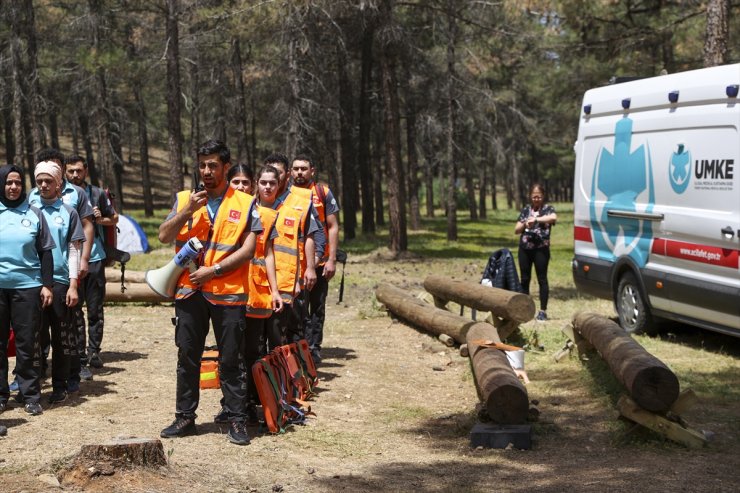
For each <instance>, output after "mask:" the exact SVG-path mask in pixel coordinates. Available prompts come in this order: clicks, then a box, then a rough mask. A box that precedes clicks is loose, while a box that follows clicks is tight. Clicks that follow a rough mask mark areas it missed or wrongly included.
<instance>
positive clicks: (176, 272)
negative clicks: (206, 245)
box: [144, 238, 203, 299]
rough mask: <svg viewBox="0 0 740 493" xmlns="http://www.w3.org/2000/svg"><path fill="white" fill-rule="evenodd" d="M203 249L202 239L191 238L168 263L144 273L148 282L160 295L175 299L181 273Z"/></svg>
mask: <svg viewBox="0 0 740 493" xmlns="http://www.w3.org/2000/svg"><path fill="white" fill-rule="evenodd" d="M201 250H203V245H202V244H201V242H200V240H198V238H190V239H189V240H188V242H187V243H185V245H184V246H183V247H182V248H181V249H180V251H179V252H177V253H176V254H175V256H174V257H173V259H172V260H170V262H169V263H168V264H167V265H165V266H164V267H160V268H159V269H154V270H148V271H146V274H145V275H144V277H145V279H146V283H147V284H148V285H149V287H150V288H152V291H154V292H155V293H157V294H158V295H160V296H163V297H165V298H168V299H173V298H174V297H175V288H176V287H177V280H178V279H179V278H180V274H182V271H184V270H185V269H187V268H188V265H190V264H191V263H192V261H193V260H194V259H195V257H197V256H198V254H199V253H200V251H201Z"/></svg>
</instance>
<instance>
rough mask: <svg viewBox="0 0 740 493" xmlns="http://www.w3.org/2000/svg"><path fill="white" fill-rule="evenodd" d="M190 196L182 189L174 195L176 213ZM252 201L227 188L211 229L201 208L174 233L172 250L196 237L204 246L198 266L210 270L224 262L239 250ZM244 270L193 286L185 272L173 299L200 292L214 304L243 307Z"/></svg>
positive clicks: (246, 291)
mask: <svg viewBox="0 0 740 493" xmlns="http://www.w3.org/2000/svg"><path fill="white" fill-rule="evenodd" d="M190 193H191V192H190V190H185V191H182V192H179V193H178V194H177V212H180V211H181V210H182V209H184V208H185V207H186V206H187V205H188V201H189V200H190ZM253 200H254V198H253V197H252V196H251V195H248V194H246V193H243V192H240V191H238V190H234V189H232V188H231V187H227V189H226V193H225V194H224V198H223V200H222V201H221V205H220V206H219V208H218V212H217V213H216V220H215V224H214V225H213V228H211V220H210V218H209V217H208V210H207V208H206V206H205V205H204V206H203V207H201V208H200V209H198V210H197V211H196V212H195V213H194V214H193V217H192V218H191V219H190V220H189V221H188V222H187V223H186V224H185V225H184V226H183V227H182V229H181V230H180V232H179V233H178V234H177V238H176V239H175V251H179V250H180V248H182V247H183V245H185V243H187V241H188V240H189V239H190V238H192V237H196V238H198V239H199V240H200V241H201V243H203V253H202V255H201V256H200V259H201V261H200V265H201V266H207V267H210V266H212V265H213V264H216V263H218V262H221V261H223V260H224V259H225V258H226V257H228V256H229V255H231V254H232V253H234V252H235V251H237V250H238V249H239V248H240V247H241V242H240V240H241V238H242V236H243V235H244V233H245V231H246V228H247V224H248V219H249V214H250V210H251V206H252V202H253ZM254 213H255V214H256V212H254ZM245 270H246V266H243V267H240V268H238V269H234V270H232V271H231V272H227V273H225V274H224V275H222V276H218V277H213V278H212V279H211V280H210V281H208V282H206V283H205V284H203V285H201V286H196V285H194V284H193V283H191V282H190V271H189V270H188V269H185V271H183V273H182V274H180V278H179V279H178V281H177V289H176V291H175V299H176V300H179V299H184V298H187V297H188V296H190V295H191V294H193V293H194V292H196V291H200V292H201V293H202V294H203V297H204V298H205V299H206V300H208V301H209V302H210V303H212V304H214V305H246V304H247V295H248V292H249V291H248V286H247V282H246V279H247V278H246V276H245Z"/></svg>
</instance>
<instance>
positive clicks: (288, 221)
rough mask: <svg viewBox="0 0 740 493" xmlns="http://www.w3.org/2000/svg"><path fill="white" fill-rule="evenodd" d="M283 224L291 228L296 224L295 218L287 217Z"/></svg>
mask: <svg viewBox="0 0 740 493" xmlns="http://www.w3.org/2000/svg"><path fill="white" fill-rule="evenodd" d="M283 224H285V225H286V226H287V227H289V228H292V227H293V226H294V225H295V219H293V218H292V217H286V218H285V220H284V221H283Z"/></svg>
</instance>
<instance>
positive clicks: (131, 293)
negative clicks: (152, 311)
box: [105, 282, 170, 303]
mask: <svg viewBox="0 0 740 493" xmlns="http://www.w3.org/2000/svg"><path fill="white" fill-rule="evenodd" d="M124 286H125V287H126V291H125V292H123V293H121V283H120V282H119V283H112V282H108V283H106V284H105V301H107V302H115V303H126V302H139V303H163V302H166V301H170V300H168V299H167V298H163V297H161V296H160V295H158V294H157V293H155V292H154V291H152V289H151V288H150V287H149V285H148V284H143V283H138V282H131V283H129V282H127V283H125V285H124Z"/></svg>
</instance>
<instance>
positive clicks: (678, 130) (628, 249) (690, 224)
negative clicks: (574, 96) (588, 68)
mask: <svg viewBox="0 0 740 493" xmlns="http://www.w3.org/2000/svg"><path fill="white" fill-rule="evenodd" d="M739 84H740V64H737V65H727V66H721V67H713V68H707V69H702V70H694V71H690V72H683V73H678V74H673V75H664V76H660V77H653V78H649V79H641V80H634V81H631V82H625V83H621V84H613V85H610V86H607V87H600V88H597V89H591V90H589V91H587V92H586V94H585V95H584V97H583V107H582V109H581V111H582V113H581V118H580V126H579V129H578V141H577V142H576V145H575V154H576V167H575V185H574V190H573V194H574V232H573V236H574V240H575V256H574V259H573V279H574V281H575V283H576V286H577V287H578V289H579V290H580V291H581V292H584V293H588V294H591V295H594V296H597V297H601V298H606V299H611V300H614V305H615V308H616V311H617V314H618V315H619V321H620V324H621V326H622V327H623V328H624V329H625V330H627V331H628V332H633V331H635V332H642V331H645V332H648V333H650V332H653V331H654V330H655V329H656V325H655V322H656V320H657V319H669V320H676V321H680V322H686V323H689V324H692V325H697V326H699V327H703V328H706V329H710V330H715V331H718V332H723V333H726V334H731V335H735V336H740V265H738V264H739V262H740V260H739V258H740V100H739V99H738V85H739Z"/></svg>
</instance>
